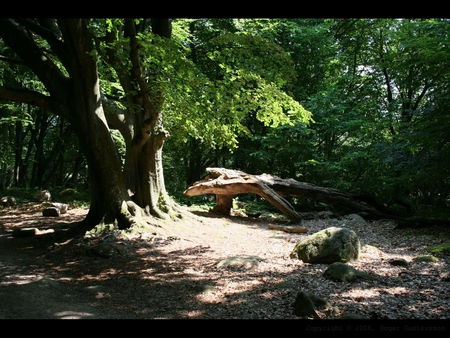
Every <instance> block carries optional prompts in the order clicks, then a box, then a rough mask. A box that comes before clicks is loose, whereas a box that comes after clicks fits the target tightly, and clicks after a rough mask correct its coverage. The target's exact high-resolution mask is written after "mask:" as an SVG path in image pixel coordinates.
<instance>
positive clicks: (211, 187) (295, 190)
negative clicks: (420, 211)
mask: <svg viewBox="0 0 450 338" xmlns="http://www.w3.org/2000/svg"><path fill="white" fill-rule="evenodd" d="M206 171H207V172H209V173H210V175H209V177H208V178H207V179H206V180H205V181H199V182H196V183H194V184H193V185H192V186H191V187H189V188H188V189H187V190H186V191H185V192H184V195H185V196H197V195H203V194H215V195H216V200H217V204H216V206H215V207H214V209H213V211H214V212H217V213H221V214H226V215H228V214H229V212H230V208H231V204H232V199H233V197H234V196H235V195H238V194H249V193H254V194H258V195H260V196H261V197H263V198H265V199H266V200H267V201H269V202H270V203H272V204H273V205H274V206H275V207H277V208H278V209H279V210H280V211H281V212H282V213H283V214H284V215H285V216H286V217H287V218H289V219H290V220H292V221H298V220H300V219H301V215H300V214H298V213H297V212H296V211H295V210H294V208H293V206H292V205H291V204H290V203H289V202H288V201H286V200H285V199H284V198H283V197H285V196H292V197H297V198H308V199H311V200H314V201H318V202H324V203H327V204H328V205H330V206H332V207H333V208H336V209H338V210H341V211H345V212H349V213H351V212H355V213H364V215H365V217H366V218H372V219H381V218H388V219H400V218H401V217H399V216H398V215H396V214H394V213H389V212H388V210H386V209H385V210H383V211H380V210H378V209H377V208H376V207H377V205H375V206H373V205H367V204H362V203H360V202H359V201H358V199H357V196H358V195H356V194H346V193H343V192H341V191H339V190H336V189H332V188H324V187H319V186H315V185H313V184H310V183H305V182H297V181H296V180H294V179H292V178H289V179H281V178H279V177H277V176H272V175H268V174H263V175H249V174H246V173H244V172H241V171H237V170H229V169H224V168H207V169H206ZM365 201H366V202H368V201H369V200H368V199H366V200H365Z"/></svg>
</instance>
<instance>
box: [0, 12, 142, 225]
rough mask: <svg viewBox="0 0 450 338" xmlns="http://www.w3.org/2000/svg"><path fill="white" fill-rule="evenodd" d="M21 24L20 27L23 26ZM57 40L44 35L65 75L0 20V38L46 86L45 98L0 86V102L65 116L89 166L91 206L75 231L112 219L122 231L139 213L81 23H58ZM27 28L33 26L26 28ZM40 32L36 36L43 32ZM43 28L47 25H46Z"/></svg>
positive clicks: (16, 27) (20, 31)
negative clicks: (127, 188) (110, 125)
mask: <svg viewBox="0 0 450 338" xmlns="http://www.w3.org/2000/svg"><path fill="white" fill-rule="evenodd" d="M28 23H29V22H27V20H25V25H26V24H28ZM57 23H58V28H59V29H60V33H61V36H60V40H56V39H54V36H53V35H45V36H46V37H48V39H49V43H50V44H51V45H52V46H54V47H55V49H54V50H53V51H54V52H55V53H57V54H59V55H58V56H59V58H60V61H61V62H62V64H63V65H64V67H65V68H66V71H67V72H68V73H69V76H66V75H65V74H64V73H63V72H62V71H61V70H60V69H59V68H58V67H57V66H56V65H55V64H54V63H52V61H51V60H49V59H48V58H47V57H46V55H45V54H44V52H43V50H42V49H41V48H40V47H39V46H38V45H37V44H36V43H35V42H34V40H32V39H31V37H30V36H29V35H28V34H27V33H26V32H25V30H24V29H23V28H22V27H21V26H20V25H18V24H17V22H15V21H13V20H10V19H2V20H0V36H1V37H2V39H3V40H4V41H5V43H7V44H8V45H9V47H10V48H11V49H12V50H14V51H15V52H16V54H17V55H18V56H19V57H20V58H21V60H22V62H23V63H24V64H26V65H27V66H28V67H29V68H30V69H31V70H32V71H33V72H34V73H35V74H36V76H38V78H39V79H40V80H41V81H42V83H43V84H44V85H45V87H46V90H47V91H48V92H49V93H50V95H49V96H45V95H42V94H38V93H35V92H31V91H18V90H14V89H10V88H0V98H2V99H6V100H12V101H16V102H26V103H30V104H35V105H37V106H40V107H43V108H45V109H47V110H49V111H51V112H52V113H54V114H56V115H59V116H62V117H64V118H66V119H67V120H68V121H69V122H70V124H71V125H72V126H73V129H74V132H75V134H76V136H77V137H78V139H79V140H80V146H81V148H82V150H83V153H84V155H85V158H86V160H87V162H88V166H89V175H90V183H91V184H90V189H91V206H90V209H89V212H88V214H87V216H86V219H85V220H84V221H83V222H81V223H80V224H79V225H78V227H77V228H76V229H77V230H78V231H85V230H89V229H91V228H93V227H94V226H95V225H97V224H98V223H99V222H101V221H102V219H103V218H106V219H108V220H111V221H112V220H117V223H118V226H119V228H121V229H124V228H127V227H129V226H130V225H132V224H134V222H135V219H134V218H133V216H139V215H142V213H141V211H142V210H141V209H140V208H139V207H138V206H136V204H134V202H132V201H131V200H130V197H129V196H128V194H127V191H126V186H125V181H124V178H123V176H122V170H121V163H120V159H119V157H118V155H117V152H116V149H115V145H114V142H113V140H112V137H111V134H110V131H109V127H108V124H107V122H106V118H105V114H104V111H103V106H102V103H101V96H100V88H99V78H98V73H97V60H96V59H95V56H93V53H92V52H93V43H92V36H91V34H90V32H89V31H88V28H87V21H86V20H85V19H62V20H58V22H57ZM30 27H31V28H35V27H36V25H35V23H34V22H33V24H30ZM42 28H43V27H41V29H39V30H38V31H39V32H43V30H42ZM46 28H47V27H46Z"/></svg>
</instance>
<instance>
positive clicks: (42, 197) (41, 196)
mask: <svg viewBox="0 0 450 338" xmlns="http://www.w3.org/2000/svg"><path fill="white" fill-rule="evenodd" d="M51 198H52V195H51V194H50V191H48V190H41V191H38V192H36V193H35V194H34V195H33V200H34V201H36V202H48V201H50V200H51Z"/></svg>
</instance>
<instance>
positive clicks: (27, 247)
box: [0, 208, 450, 329]
mask: <svg viewBox="0 0 450 338" xmlns="http://www.w3.org/2000/svg"><path fill="white" fill-rule="evenodd" d="M86 212H87V210H85V209H74V210H69V211H68V213H67V214H64V215H61V217H60V218H48V217H47V218H44V217H42V216H41V212H40V211H39V209H38V208H35V209H26V210H24V209H9V210H3V211H2V212H1V214H0V278H1V279H0V297H1V299H2V302H1V303H0V318H3V319H44V318H45V319H62V318H67V319H69V318H73V319H292V320H298V319H299V318H298V317H297V316H295V315H294V314H293V313H292V311H293V308H292V303H293V302H294V300H295V297H296V295H297V293H298V292H299V291H300V290H304V291H308V292H310V293H313V294H315V295H317V296H319V297H321V298H323V299H325V300H326V301H328V302H329V303H330V304H331V305H332V306H333V307H332V308H331V309H328V310H324V311H317V312H318V314H319V316H320V319H335V318H340V317H342V316H344V315H346V314H347V315H348V314H357V315H361V316H364V317H365V318H368V319H370V320H384V319H386V320H401V319H407V320H411V319H413V320H415V319H421V320H437V323H438V325H441V323H442V326H439V327H441V329H442V328H444V329H445V325H446V320H448V319H450V293H449V289H450V283H449V282H450V275H449V271H450V268H449V258H448V256H443V257H439V260H437V261H435V262H419V261H417V260H415V259H416V257H418V256H420V255H421V254H423V253H424V252H425V249H426V248H427V247H429V246H431V245H435V244H439V243H443V242H446V241H450V229H445V228H439V227H429V228H426V229H415V230H412V229H401V230H400V229H395V224H394V223H392V222H389V221H377V222H357V221H354V220H350V219H339V220H338V219H328V220H314V221H303V222H302V223H301V224H299V226H302V227H305V228H306V229H307V233H290V232H284V231H281V230H272V229H270V228H269V225H270V224H280V223H279V219H277V218H273V217H265V216H264V215H262V216H261V217H259V218H249V217H239V216H234V217H215V216H212V215H210V214H207V213H203V214H201V215H199V216H198V219H197V220H196V221H192V220H185V221H177V222H171V223H167V222H166V223H161V222H160V223H157V222H156V221H155V222H154V223H153V224H154V225H155V226H154V227H153V230H152V231H151V232H147V233H142V234H140V235H134V236H124V235H119V236H117V237H115V238H113V237H108V238H102V240H103V243H112V244H113V245H114V246H113V247H114V248H115V249H116V250H115V252H114V254H112V256H111V257H110V258H102V257H98V255H96V254H95V252H94V251H92V250H87V249H89V248H92V247H94V244H96V243H98V242H99V239H95V240H89V241H87V240H85V241H84V242H79V241H78V242H74V241H72V242H70V243H59V244H57V245H55V244H54V243H53V242H52V241H51V236H48V235H45V236H44V235H41V236H34V237H28V238H13V237H12V236H11V234H12V231H13V230H14V229H15V228H18V227H22V228H23V227H30V226H33V227H37V228H39V229H41V230H45V229H49V228H53V229H63V228H64V227H68V226H69V225H70V223H71V222H73V221H76V220H81V219H83V217H84V215H85V214H86ZM332 226H338V227H347V228H350V229H352V230H354V231H355V232H356V234H357V235H358V237H359V240H360V242H361V245H362V249H361V255H360V259H359V260H358V261H356V262H351V263H348V265H350V266H352V267H354V268H356V269H358V270H360V271H363V272H365V273H369V274H371V275H374V276H377V277H378V279H377V280H376V281H364V282H357V283H338V282H332V281H330V280H327V279H326V278H324V276H323V273H324V272H325V270H326V269H327V267H328V266H327V265H325V264H306V263H303V262H302V261H300V260H296V259H291V258H290V257H289V255H290V253H291V251H292V250H293V248H294V247H295V244H296V243H297V242H298V241H299V240H301V239H302V238H305V237H306V236H308V235H309V234H312V233H315V232H317V231H320V230H323V229H325V228H328V227H332ZM109 239H111V242H109V241H108V240H109ZM393 259H404V260H405V261H406V262H407V263H408V266H407V267H402V266H394V265H392V264H391V263H390V262H391V260H393ZM309 322H311V321H309ZM315 322H317V319H315ZM439 327H438V329H439Z"/></svg>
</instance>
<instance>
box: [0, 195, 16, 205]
mask: <svg viewBox="0 0 450 338" xmlns="http://www.w3.org/2000/svg"><path fill="white" fill-rule="evenodd" d="M0 204H1V205H2V206H4V207H12V206H14V205H16V199H15V198H14V197H13V196H5V197H2V199H1V202H0Z"/></svg>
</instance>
